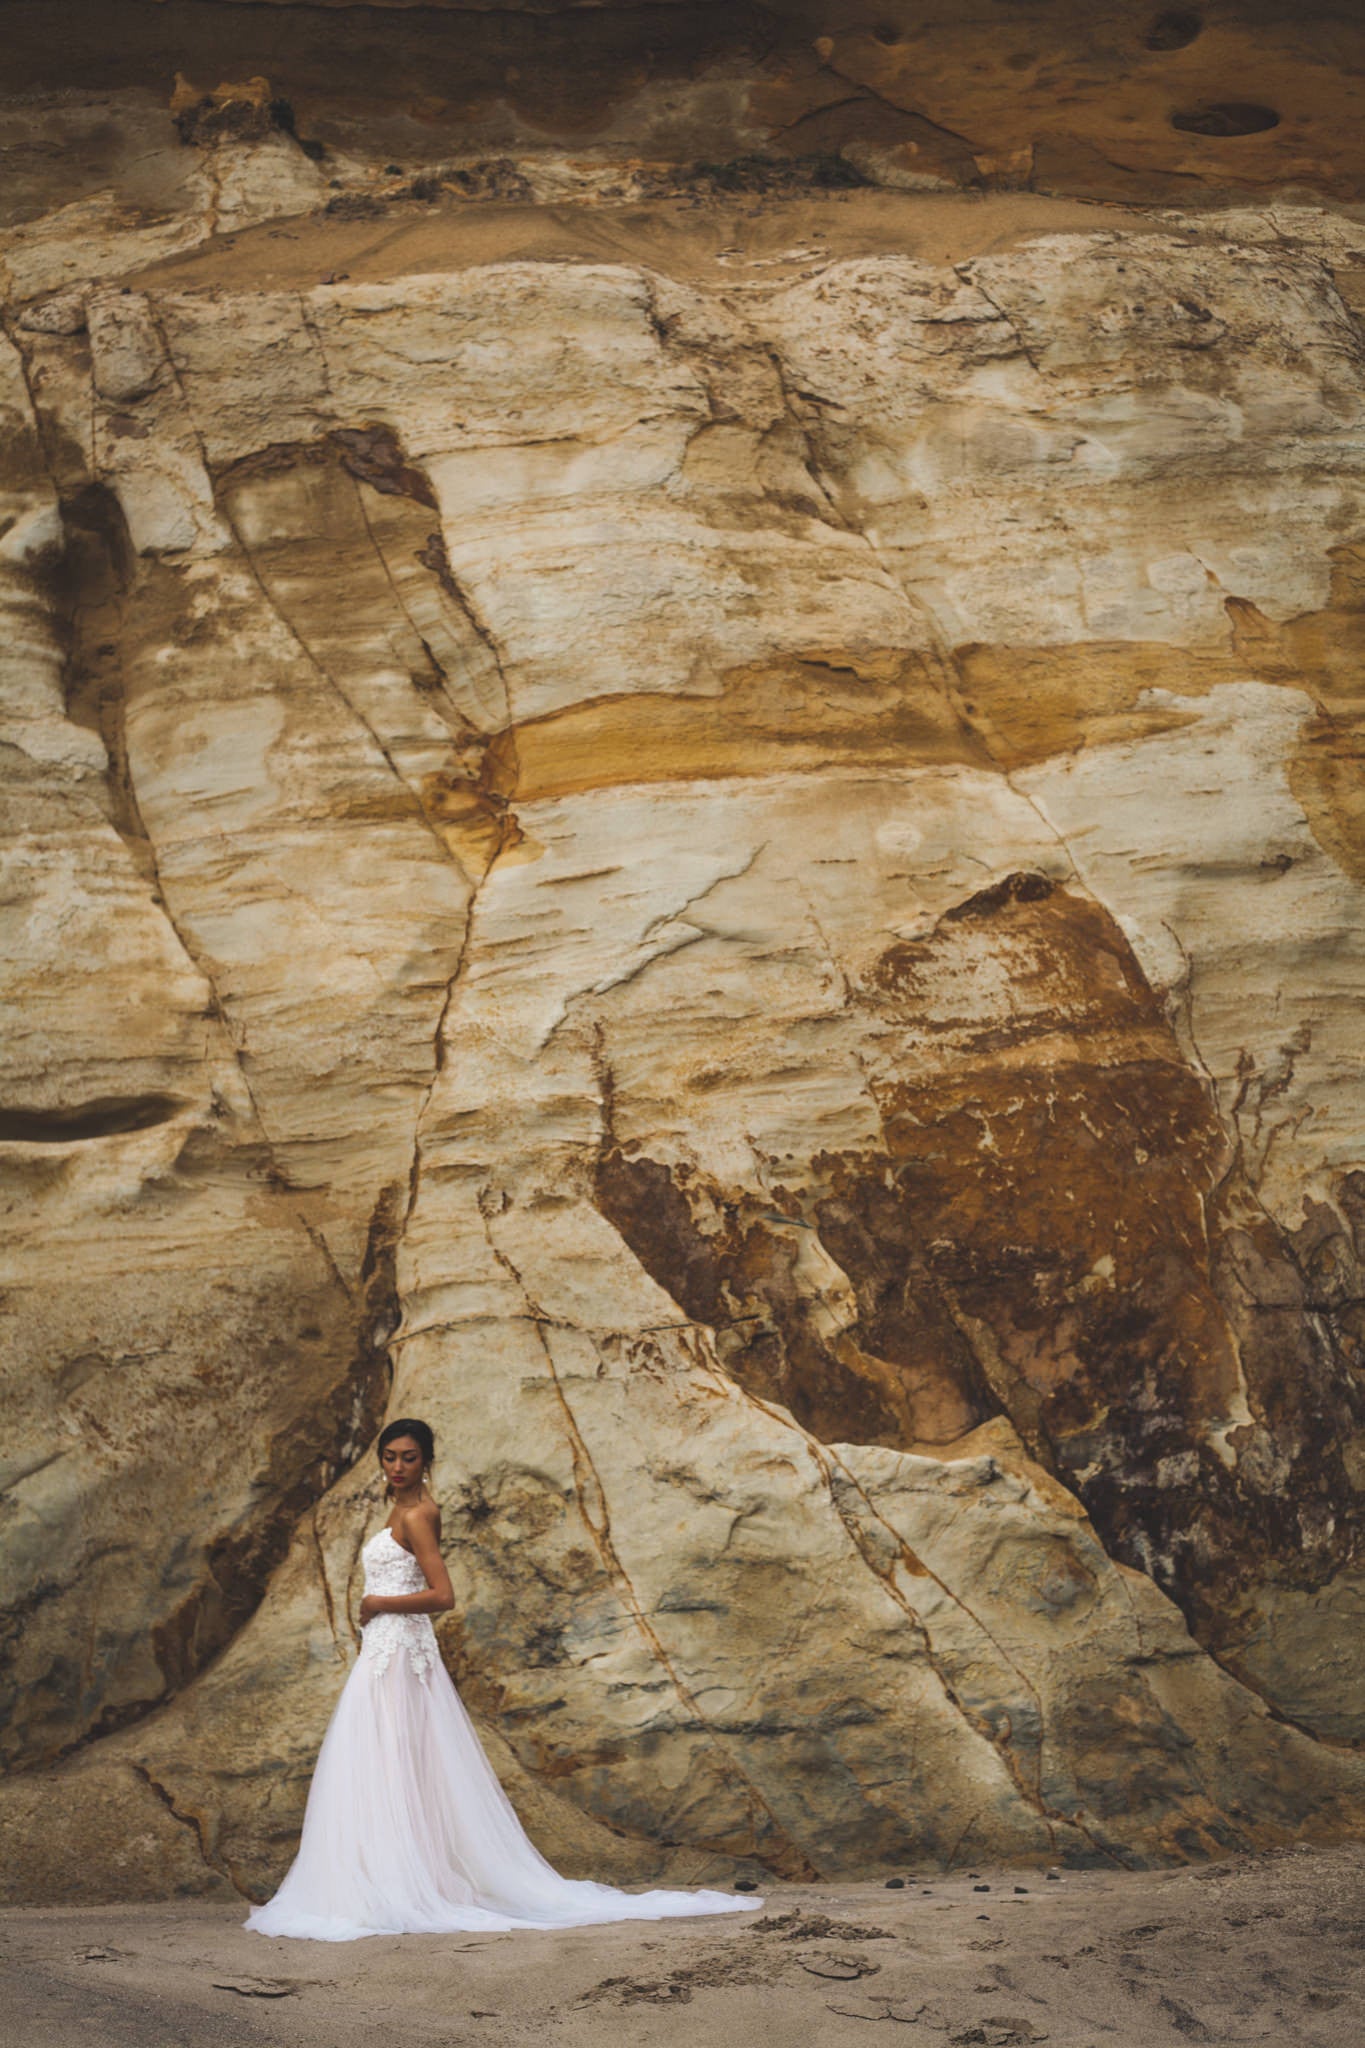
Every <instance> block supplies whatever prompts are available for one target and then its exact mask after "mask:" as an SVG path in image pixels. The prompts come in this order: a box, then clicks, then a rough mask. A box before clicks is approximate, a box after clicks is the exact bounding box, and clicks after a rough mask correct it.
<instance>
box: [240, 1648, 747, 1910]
mask: <svg viewBox="0 0 1365 2048" xmlns="http://www.w3.org/2000/svg"><path fill="white" fill-rule="evenodd" d="M761 1903H762V1901H761V1900H759V1899H756V1898H740V1897H737V1896H736V1895H734V1894H733V1893H730V1892H714V1891H695V1892H673V1891H649V1892H623V1891H618V1890H616V1889H615V1887H613V1886H611V1885H605V1884H592V1883H589V1882H587V1881H585V1880H581V1879H574V1878H565V1877H561V1876H560V1875H559V1873H558V1872H557V1871H556V1870H554V1869H553V1868H552V1867H551V1865H550V1864H548V1863H547V1862H546V1861H545V1858H544V1857H543V1856H542V1855H541V1854H540V1853H539V1851H538V1850H537V1849H535V1848H534V1847H533V1846H532V1844H531V1843H530V1842H529V1841H528V1840H527V1837H526V1835H525V1834H524V1832H523V1830H522V1826H521V1823H520V1821H519V1820H518V1819H517V1816H516V1813H515V1812H514V1810H513V1807H512V1804H511V1802H510V1800H509V1799H508V1797H507V1795H506V1793H505V1792H504V1791H503V1789H502V1786H501V1785H500V1784H499V1783H498V1780H497V1777H496V1775H495V1773H494V1771H493V1769H492V1766H491V1765H490V1764H489V1762H488V1759H487V1757H486V1756H485V1755H484V1753H483V1749H482V1747H481V1745H480V1742H479V1738H478V1736H477V1735H476V1734H475V1732H474V1726H473V1723H472V1722H471V1721H470V1718H469V1716H468V1714H467V1713H466V1712H465V1709H464V1706H463V1704H462V1703H461V1700H460V1697H459V1694H458V1693H457V1692H456V1690H455V1688H454V1686H453V1685H452V1684H451V1681H450V1678H449V1677H448V1675H447V1673H446V1671H445V1668H444V1666H443V1665H442V1664H441V1663H440V1662H439V1660H438V1661H436V1662H435V1663H434V1665H433V1666H432V1667H431V1668H428V1669H427V1670H426V1671H424V1672H422V1673H421V1674H420V1675H419V1673H418V1672H417V1671H416V1670H415V1668H414V1666H413V1663H412V1661H411V1659H410V1657H409V1656H408V1654H407V1653H406V1651H403V1650H400V1651H398V1652H397V1653H396V1654H395V1655H394V1656H393V1657H392V1658H391V1659H390V1660H389V1662H388V1663H387V1664H386V1665H381V1664H380V1663H379V1662H378V1661H377V1660H376V1659H374V1658H370V1657H366V1656H364V1655H362V1656H361V1657H360V1659H359V1661H358V1662H357V1664H356V1665H355V1668H354V1669H353V1670H352V1672H351V1674H350V1677H349V1678H348V1679H347V1681H346V1685H345V1688H344V1690H343V1692H342V1695H341V1698H340V1700H339V1701H338V1702H337V1708H336V1712H335V1713H334V1714H333V1716H332V1721H331V1725H330V1727H329V1728H328V1730H327V1735H326V1738H325V1740H324V1742H323V1745H322V1750H321V1753H320V1754H319V1756H318V1761H317V1769H316V1770H315V1772H314V1774H313V1782H312V1785H311V1787H310V1788H309V1793H308V1805H307V1809H306V1811H305V1814H304V1821H303V1838H302V1840H301V1842H300V1844H299V1852H298V1855H297V1856H296V1858H295V1859H294V1863H293V1865H292V1867H291V1869H290V1871H289V1874H288V1876H287V1877H286V1878H285V1880H284V1883H283V1884H282V1885H281V1886H280V1889H279V1890H278V1891H277V1892H276V1894H275V1896H274V1898H273V1899H271V1900H270V1902H269V1904H268V1905H264V1906H256V1907H254V1908H253V1909H252V1911H251V1912H250V1913H249V1914H248V1916H247V1920H246V1925H247V1926H248V1927H250V1928H253V1929H254V1930H255V1932H256V1933H258V1934H272V1935H293V1936H297V1937H299V1938H301V1939H304V1940H309V1941H356V1940H359V1939H360V1938H361V1937H362V1936H364V1935H370V1934H448V1933H454V1932H458V1933H499V1932H503V1931H505V1930H507V1929H510V1928H515V1927H539V1928H555V1927H585V1926H592V1925H595V1924H601V1923H602V1922H604V1921H609V1920H662V1919H666V1918H670V1917H673V1916H681V1915H684V1914H693V1913H733V1912H744V1911H745V1910H748V1909H752V1908H753V1907H755V1906H758V1905H761Z"/></svg>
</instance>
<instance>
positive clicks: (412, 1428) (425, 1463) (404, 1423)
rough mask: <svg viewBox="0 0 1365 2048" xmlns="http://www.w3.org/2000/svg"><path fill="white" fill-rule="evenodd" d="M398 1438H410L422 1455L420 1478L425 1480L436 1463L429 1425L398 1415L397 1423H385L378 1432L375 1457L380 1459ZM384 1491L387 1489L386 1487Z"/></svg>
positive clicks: (433, 1439)
mask: <svg viewBox="0 0 1365 2048" xmlns="http://www.w3.org/2000/svg"><path fill="white" fill-rule="evenodd" d="M400 1436H410V1437H411V1438H412V1440H413V1442H414V1443H415V1444H416V1446H417V1448H418V1450H419V1451H420V1452H421V1453H422V1477H423V1478H424V1479H425V1478H426V1476H427V1473H428V1472H429V1471H430V1470H431V1468H432V1466H433V1465H434V1464H435V1462H436V1439H435V1437H434V1436H433V1435H432V1433H431V1424H430V1423H429V1422H418V1421H417V1420H416V1419H415V1418H414V1417H413V1416H411V1415H400V1416H399V1418H398V1420H397V1422H389V1423H386V1424H385V1426H384V1428H383V1429H381V1430H380V1432H379V1442H378V1444H377V1445H376V1446H375V1456H376V1457H377V1458H381V1459H382V1458H383V1456H384V1451H385V1448H386V1447H387V1446H388V1445H389V1444H391V1443H393V1442H394V1441H395V1440H396V1439H397V1438H398V1437H400ZM385 1491H386V1492H388V1491H389V1489H388V1488H387V1487H386V1488H385Z"/></svg>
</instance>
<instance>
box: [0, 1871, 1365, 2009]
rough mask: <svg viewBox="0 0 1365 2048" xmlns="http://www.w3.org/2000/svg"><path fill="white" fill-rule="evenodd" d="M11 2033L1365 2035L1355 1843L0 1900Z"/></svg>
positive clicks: (1362, 1878)
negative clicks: (627, 1914) (396, 1912)
mask: <svg viewBox="0 0 1365 2048" xmlns="http://www.w3.org/2000/svg"><path fill="white" fill-rule="evenodd" d="M0 1980H2V1983H3V2006H0V2038H3V2039H4V2040H5V2041H7V2042H8V2041H14V2042H15V2043H18V2042H23V2043H24V2048H77V2044H78V2048H124V2044H125V2043H126V2044H129V2048H132V2044H136V2048H182V2044H183V2048H200V2044H205V2048H208V2044H213V2048H218V2044H221V2048H255V2044H257V2043H276V2042H278V2043H289V2044H291V2048H295V2044H296V2048H352V2044H360V2043H367V2044H368V2043H371V2042H375V2041H377V2040H379V2039H381V2038H382V2037H385V2036H387V2037H388V2038H389V2039H392V2040H395V2041H401V2042H403V2043H412V2044H424V2043H440V2044H441V2048H465V2044H472V2043H478V2044H480V2048H484V2044H500V2043H504V2042H505V2043H509V2044H522V2043H535V2044H538V2048H542V2044H543V2048H580V2044H581V2048H588V2044H591V2048H602V2044H603V2043H613V2044H614V2043H620V2044H623V2048H624V2044H629V2048H656V2044H657V2048H716V2044H722V2043H724V2044H730V2043H735V2044H738V2048H845V2044H849V2048H853V2044H856V2048H870V2044H872V2043H875V2042H876V2041H877V2040H878V2039H879V2038H881V2039H885V2040H888V2041H894V2042H897V2043H900V2042H905V2043H913V2042H916V2041H918V2042H923V2043H925V2044H932V2048H968V2044H980V2048H1016V2044H1026V2043H1033V2042H1043V2041H1046V2042H1049V2043H1051V2044H1053V2048H1164V2044H1168V2043H1170V2044H1185V2043H1189V2042H1199V2041H1206V2042H1216V2043H1219V2044H1224V2043H1226V2044H1232V2043H1241V2042H1267V2043H1273V2044H1275V2048H1361V2043H1362V2042H1365V1845H1360V1846H1355V1847H1349V1848H1342V1849H1330V1850H1307V1849H1295V1850H1286V1851H1281V1852H1277V1853H1275V1854H1273V1855H1270V1856H1264V1857H1259V1858H1256V1859H1254V1860H1250V1861H1246V1862H1239V1863H1237V1864H1217V1865H1214V1866H1212V1867H1204V1868H1199V1869H1187V1870H1179V1871H1167V1872H1143V1873H1132V1872H1120V1873H1113V1874H1107V1873H1098V1872H1096V1873H1090V1872H1086V1873H1079V1874H1078V1873H1067V1874H1065V1875H1062V1876H1059V1877H1055V1878H1052V1879H1048V1878H1047V1877H1046V1876H1045V1875H1044V1874H1043V1873H1041V1872H1035V1871H1029V1872H1025V1873H1022V1874H1021V1873H1018V1872H1001V1871H998V1870H991V1869H989V1868H987V1867H986V1866H983V1867H982V1868H981V1870H980V1871H979V1872H976V1873H973V1874H972V1875H968V1874H966V1873H963V1874H961V1875H958V1876H955V1877H952V1878H940V1879H936V1880H930V1879H918V1878H913V1879H911V1878H908V1879H907V1880H906V1883H905V1887H904V1889H902V1890H896V1891H893V1890H888V1889H887V1888H885V1887H884V1886H883V1885H880V1884H847V1885H840V1884H830V1885H819V1886H805V1885H802V1886H795V1885H778V1886H774V1887H773V1888H772V1890H771V1891H770V1892H769V1893H767V1895H766V1897H765V1902H764V1906H763V1909H762V1911H761V1912H759V1913H755V1914H752V1915H747V1914H746V1915H744V1916H742V1917H741V1916H739V1915H736V1916H734V1917H727V1918H723V1919H719V1920H693V1921H674V1922H665V1923H662V1924H660V1923H655V1924H653V1925H648V1924H644V1925H641V1924H636V1925H629V1924H627V1925H623V1926H617V1927H604V1928H592V1929H587V1930H580V1931H577V1932H574V1933H571V1934H505V1935H493V1936H481V1937H477V1938H475V1937H469V1936H449V1937H447V1936H439V1935H425V1936H421V1935H419V1936H408V1937H406V1938H403V1939H389V1938H385V1939H383V1940H371V1941H363V1942H353V1943H347V1944H344V1945H340V1946H335V1947H333V1946H329V1945H325V1944H320V1943H313V1942H297V1941H267V1940H264V1939H263V1938H262V1937H261V1936H259V1935H253V1934H248V1933H247V1932H246V1931H245V1930H244V1929H243V1928H242V1927H241V1925H240V1921H239V1916H238V1912H237V1909H236V1908H234V1907H232V1906H222V1905H211V1906H205V1905H151V1906H110V1907H105V1908H91V1907H67V1908H39V1907H32V1908H26V1909H16V1910H12V1911H9V1912H6V1913H3V1914H0Z"/></svg>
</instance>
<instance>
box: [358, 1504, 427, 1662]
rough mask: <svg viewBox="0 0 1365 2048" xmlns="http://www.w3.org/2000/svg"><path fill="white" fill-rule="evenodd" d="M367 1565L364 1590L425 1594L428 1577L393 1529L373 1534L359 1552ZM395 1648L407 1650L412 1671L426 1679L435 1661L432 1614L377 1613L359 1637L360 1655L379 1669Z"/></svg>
mask: <svg viewBox="0 0 1365 2048" xmlns="http://www.w3.org/2000/svg"><path fill="white" fill-rule="evenodd" d="M360 1556H361V1561H362V1562H363V1564H364V1566H365V1591H366V1592H367V1593H378V1594H381V1595H383V1596H385V1597H387V1598H392V1597H393V1596H394V1595H395V1594H399V1593H424V1592H425V1591H426V1585H427V1582H426V1577H425V1575H424V1573H423V1571H422V1567H421V1565H420V1564H418V1562H417V1559H416V1558H415V1557H414V1556H413V1555H412V1553H411V1551H408V1550H404V1548H403V1546H402V1544H401V1543H400V1542H399V1541H398V1538H397V1537H396V1536H395V1535H394V1533H393V1531H392V1529H381V1530H380V1531H379V1534H378V1535H377V1536H371V1538H370V1540H369V1542H368V1543H367V1544H366V1545H365V1548H364V1549H363V1550H362V1551H361V1553H360ZM395 1650H406V1651H407V1653H408V1658H409V1660H410V1662H411V1664H412V1668H413V1670H414V1671H415V1672H416V1674H417V1676H418V1677H419V1678H425V1677H426V1675H427V1673H428V1672H429V1671H430V1670H431V1668H432V1666H433V1665H434V1664H435V1662H436V1659H437V1656H438V1654H439V1653H438V1651H437V1647H436V1631H435V1629H434V1628H433V1627H432V1625H431V1616H430V1615H429V1614H376V1615H375V1617H374V1619H373V1620H372V1621H370V1622H367V1623H366V1625H365V1629H364V1631H363V1633H362V1635H361V1638H360V1654H361V1656H362V1657H367V1658H368V1659H369V1660H370V1661H371V1662H372V1663H373V1664H375V1665H376V1666H377V1667H378V1669H379V1670H380V1671H385V1670H387V1668H388V1666H389V1664H390V1662H391V1661H392V1658H393V1653H394V1651H395Z"/></svg>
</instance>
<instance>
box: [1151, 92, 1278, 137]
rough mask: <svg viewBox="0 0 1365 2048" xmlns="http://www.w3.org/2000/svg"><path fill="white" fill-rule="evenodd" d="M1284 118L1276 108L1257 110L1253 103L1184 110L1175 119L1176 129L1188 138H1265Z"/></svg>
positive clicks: (1225, 102)
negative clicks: (1212, 136)
mask: <svg viewBox="0 0 1365 2048" xmlns="http://www.w3.org/2000/svg"><path fill="white" fill-rule="evenodd" d="M1279 125H1280V117H1279V115H1278V114H1277V113H1276V112H1275V109H1274V108H1273V107H1262V106H1257V105H1256V103H1255V102H1254V101H1252V100H1219V101H1217V102H1215V104H1213V105H1212V106H1207V107H1182V108H1180V109H1178V110H1177V111H1176V112H1175V113H1174V114H1172V116H1171V126H1172V128H1179V129H1182V130H1183V131H1184V133H1185V134H1187V135H1264V133H1265V131H1266V130H1267V129H1268V128H1278V127H1279Z"/></svg>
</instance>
